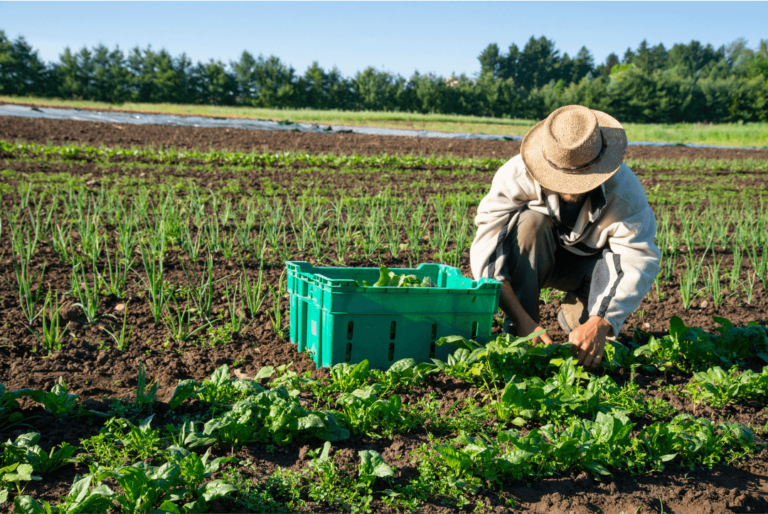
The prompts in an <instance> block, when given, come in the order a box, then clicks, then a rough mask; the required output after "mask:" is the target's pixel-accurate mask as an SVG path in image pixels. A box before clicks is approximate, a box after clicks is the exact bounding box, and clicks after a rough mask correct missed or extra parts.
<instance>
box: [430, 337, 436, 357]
mask: <svg viewBox="0 0 768 514" xmlns="http://www.w3.org/2000/svg"><path fill="white" fill-rule="evenodd" d="M435 346H436V345H435V342H434V341H432V342H431V343H429V358H430V359H433V358H434V357H435Z"/></svg>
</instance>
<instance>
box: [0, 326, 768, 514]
mask: <svg viewBox="0 0 768 514" xmlns="http://www.w3.org/2000/svg"><path fill="white" fill-rule="evenodd" d="M721 321H723V323H724V328H723V330H722V331H721V333H720V334H707V333H704V332H702V331H701V329H697V328H689V327H685V326H684V325H682V323H681V322H680V321H679V320H677V321H675V322H673V328H672V330H671V332H670V334H669V335H667V336H665V337H664V338H663V339H664V341H668V342H669V344H670V345H672V346H675V347H676V348H677V349H678V354H676V355H674V356H673V357H672V358H673V359H674V361H673V362H674V363H677V364H679V365H682V366H689V367H690V369H694V370H706V371H705V372H703V373H699V372H697V373H696V374H695V375H694V376H693V378H692V379H691V380H690V382H689V385H688V386H686V389H687V390H688V391H689V394H690V396H691V397H692V398H693V399H695V400H696V401H705V402H707V403H709V404H710V405H723V404H724V403H727V402H738V401H744V400H746V399H747V398H750V399H758V400H760V401H764V400H765V399H766V397H767V394H768V393H767V392H766V388H765V385H764V384H765V383H766V378H765V377H767V376H768V368H766V369H765V370H764V371H763V372H762V373H761V374H759V375H758V374H754V373H749V372H745V373H739V371H738V370H739V367H740V366H742V365H743V364H744V363H745V362H746V361H745V359H746V360H748V359H749V358H750V357H751V356H753V355H754V354H756V353H765V352H766V351H767V350H768V329H766V327H763V326H758V325H754V326H750V327H745V328H739V327H733V326H730V324H728V323H727V322H725V321H724V320H721ZM529 339H530V338H512V337H510V336H500V337H499V338H497V339H496V340H494V341H492V342H490V343H489V344H488V345H486V346H481V345H478V344H476V343H474V342H473V341H467V340H464V339H462V338H458V337H453V338H443V339H441V340H439V341H438V344H441V345H453V346H456V347H458V349H457V350H456V351H455V352H454V353H453V354H452V355H451V356H450V357H449V359H448V361H447V362H442V361H439V360H434V362H433V363H430V364H419V365H416V364H415V363H414V362H413V361H412V360H411V359H407V360H403V361H398V362H396V363H394V364H393V365H392V367H391V368H390V369H389V370H388V371H386V372H382V371H378V370H371V369H369V368H368V365H367V361H363V362H362V363H360V364H357V365H354V366H351V365H348V364H340V365H337V366H335V367H334V368H332V369H331V372H330V376H329V377H328V378H327V379H314V380H313V379H310V378H309V376H307V375H303V374H302V375H300V374H297V373H295V372H293V371H292V370H291V369H290V368H289V367H288V366H281V367H279V368H277V369H275V368H272V367H268V368H262V369H261V370H260V371H259V372H258V373H257V374H256V375H255V376H254V377H251V378H234V379H233V378H231V376H230V372H229V369H228V367H227V366H226V365H224V366H222V367H220V368H219V369H217V370H216V372H215V373H214V374H213V375H212V376H211V377H210V378H209V379H207V380H205V381H203V382H202V383H197V382H194V381H191V380H187V381H182V382H180V383H179V385H178V386H177V387H176V390H175V391H174V393H173V396H172V397H171V399H170V400H169V402H168V406H169V408H170V409H171V410H172V411H173V410H175V409H177V408H179V406H180V405H181V404H182V403H184V402H186V401H189V400H190V399H195V400H196V401H197V402H200V403H202V404H204V405H207V406H208V407H209V408H208V410H207V411H206V413H205V414H204V416H203V419H200V418H199V417H198V418H195V419H192V420H190V419H189V418H187V417H185V416H182V417H181V418H179V422H178V423H174V424H171V425H167V426H165V427H164V428H161V427H159V426H157V424H154V425H153V418H154V414H150V415H149V416H147V414H148V413H150V412H152V411H153V409H154V406H155V403H156V398H155V394H156V392H157V386H156V385H154V384H153V383H149V382H147V379H146V376H145V370H144V368H143V366H142V367H141V368H140V370H139V374H140V376H139V381H138V385H137V388H136V392H135V395H134V398H133V399H131V400H124V401H117V400H115V401H113V403H112V408H111V410H110V412H108V413H104V412H99V411H88V410H87V409H86V408H84V407H83V406H82V405H81V404H79V402H78V398H77V397H76V396H75V395H73V394H71V393H68V392H67V387H66V384H64V383H63V382H62V381H60V382H59V383H58V384H57V385H56V386H54V388H53V389H52V391H50V392H44V391H39V390H29V389H22V390H18V391H5V389H4V388H2V386H0V409H1V410H0V415H2V418H0V419H2V420H3V423H2V424H1V425H0V430H3V431H7V430H8V429H10V428H12V427H13V426H14V425H20V424H22V423H25V422H27V420H26V419H25V418H24V416H23V413H22V411H20V410H19V407H18V403H17V399H18V398H20V397H25V396H26V397H30V398H31V399H32V400H33V401H35V402H38V403H40V404H41V405H43V406H44V407H45V409H46V410H47V411H48V412H50V413H51V414H52V415H53V416H54V417H56V418H66V419H68V422H69V423H72V422H75V420H76V419H78V418H81V417H89V416H90V417H92V416H95V417H96V419H102V420H103V422H104V424H103V427H102V428H101V430H100V431H99V433H98V434H96V435H94V436H92V437H90V438H88V439H83V440H82V441H81V442H80V445H79V446H78V447H73V446H71V445H68V444H66V443H65V444H63V445H60V446H59V447H57V448H54V449H52V450H51V451H50V452H44V451H43V450H42V449H41V448H40V446H39V444H38V443H39V437H40V436H39V434H36V433H34V432H31V433H25V434H22V435H20V436H17V437H16V438H15V439H13V440H8V441H7V442H6V443H4V444H3V445H2V449H3V453H2V465H3V466H4V468H3V473H4V474H3V475H2V480H3V482H4V484H5V485H6V486H7V487H10V488H13V489H15V491H16V495H15V496H16V497H15V500H14V503H15V512H16V513H24V512H30V513H34V512H45V511H46V509H48V508H49V506H48V505H47V504H46V503H44V502H39V501H38V500H36V499H34V498H32V497H30V496H25V495H23V489H24V484H25V482H28V481H30V480H39V479H40V478H41V477H40V476H39V475H40V474H46V475H47V476H51V475H48V474H49V473H51V472H53V471H56V470H58V469H60V468H61V467H63V466H67V465H70V464H72V463H75V464H78V465H82V466H86V467H87V468H88V473H87V474H86V475H84V476H82V477H80V478H78V479H77V480H76V481H75V483H74V484H73V486H72V490H71V491H70V493H69V495H68V496H67V497H66V498H64V499H63V500H62V501H61V502H60V503H59V504H58V506H57V508H58V512H60V513H64V512H67V513H69V512H71V513H76V512H84V511H87V512H106V511H107V510H109V509H112V508H114V505H115V504H117V505H119V506H120V508H121V509H122V510H124V511H130V512H150V511H152V510H154V509H160V510H165V511H168V512H205V511H207V510H208V509H209V508H210V503H211V502H212V501H214V500H217V499H221V498H229V499H230V501H235V502H243V503H248V504H249V505H250V507H251V508H253V507H254V505H253V502H254V501H257V506H258V507H261V508H262V509H264V508H265V507H270V506H273V505H276V504H277V503H279V502H281V501H282V502H287V503H288V505H289V507H291V508H298V507H300V506H301V505H302V504H303V502H305V501H313V502H319V503H326V504H329V505H334V504H337V503H338V502H341V503H342V504H346V505H349V506H350V507H354V508H356V509H362V510H369V509H370V508H371V502H372V501H373V499H374V498H378V499H380V500H381V501H383V502H384V503H386V504H389V505H391V506H393V507H396V508H399V509H406V510H413V509H418V508H419V506H420V505H422V502H423V501H424V500H425V499H430V500H431V501H434V500H441V501H443V502H445V503H447V504H453V505H457V506H460V507H461V506H464V505H467V504H469V503H470V502H471V498H472V497H473V496H474V495H475V494H477V493H478V491H480V490H486V491H487V490H489V489H491V488H494V487H496V486H499V485H501V484H503V483H505V482H509V481H514V480H526V481H532V480H540V479H542V478H544V477H547V476H552V475H558V474H562V473H564V472H567V471H569V470H578V469H586V470H589V471H590V472H591V473H592V474H593V476H594V477H595V478H596V479H599V477H600V476H601V475H611V474H613V473H615V472H619V471H621V472H629V473H644V472H648V471H654V470H655V471H660V470H663V469H664V467H665V465H666V464H668V463H673V462H680V463H683V464H686V465H688V466H694V467H695V466H700V467H704V468H711V466H712V465H714V464H717V463H731V462H734V461H736V460H739V459H742V458H744V457H746V456H748V455H751V454H753V453H755V452H759V451H760V449H761V447H762V443H759V442H756V440H755V437H754V435H753V431H752V429H750V427H747V426H745V425H742V424H739V423H734V422H721V423H713V422H711V421H709V420H707V419H704V418H695V417H694V416H692V415H690V414H677V413H676V412H675V409H674V408H672V407H671V406H670V405H669V404H668V403H666V402H664V401H662V400H655V399H652V398H649V397H647V396H646V394H645V393H644V392H642V391H641V390H639V389H638V388H637V386H636V385H635V384H634V383H633V382H630V383H627V384H625V385H623V386H621V387H619V386H618V385H617V384H616V383H615V382H613V380H612V379H611V378H610V377H609V376H608V375H603V376H598V375H594V374H592V373H590V372H588V371H586V370H585V369H583V368H581V367H580V366H577V365H576V364H575V362H574V360H573V358H572V357H570V353H569V351H568V345H567V344H565V345H560V344H556V345H551V346H548V347H537V346H531V345H530V343H529ZM649 346H650V349H649V348H647V347H638V348H635V349H631V348H629V349H628V348H626V347H621V346H620V345H615V346H614V347H612V348H613V351H612V352H611V353H610V355H611V359H610V360H609V361H608V362H606V364H605V365H604V366H605V367H606V368H607V369H611V368H616V367H623V366H628V368H632V369H633V368H634V367H636V366H647V367H648V366H658V369H664V368H663V366H664V365H666V364H665V363H664V362H660V361H663V358H662V359H659V358H658V357H659V355H658V351H657V350H656V349H655V348H654V343H653V341H652V342H651V343H650V344H649ZM701 346H705V347H707V350H702V349H701V348H700V347H701ZM767 357H768V356H767ZM715 363H717V364H719V365H722V366H724V367H726V368H727V369H730V371H729V372H728V373H726V372H724V371H722V369H721V367H720V366H715V367H711V366H712V365H713V364H715ZM440 373H442V374H446V375H449V376H453V377H456V378H460V379H462V380H465V381H467V382H470V383H472V384H476V385H478V386H479V387H478V389H477V391H476V393H475V395H474V398H473V399H472V400H471V401H469V402H468V405H467V406H466V407H465V408H459V409H457V410H456V411H455V413H454V415H452V416H450V417H446V416H444V415H440V414H438V409H439V408H440V406H439V405H435V402H434V401H433V400H430V399H429V398H428V397H427V398H424V397H422V398H421V399H420V400H418V401H416V402H410V403H406V402H403V400H402V395H403V394H406V393H411V392H413V391H417V390H418V389H419V388H420V387H422V386H424V385H425V384H426V383H427V382H429V381H430V380H432V378H431V377H433V376H435V375H436V374H440ZM734 381H736V382H738V384H739V385H738V386H734ZM734 387H737V390H736V392H734ZM738 388H741V390H742V391H744V394H739V392H738ZM702 390H704V391H705V393H701V391H702ZM747 390H748V393H747V392H746V391H747ZM702 394H704V396H702ZM473 402H479V403H480V407H479V408H478V407H475V406H472V403H473ZM648 416H650V417H651V418H652V419H655V420H656V421H655V422H654V423H652V424H649V425H648V424H646V425H645V426H644V427H642V428H640V429H639V430H637V429H636V428H635V423H634V422H633V421H632V419H633V418H634V419H642V418H646V419H647V418H648ZM136 419H138V420H139V421H138V422H137V421H133V420H136ZM532 423H534V425H531V424H532ZM515 426H519V427H524V428H526V429H527V430H526V432H525V433H523V432H521V431H520V430H519V429H518V428H515ZM536 427H538V428H536ZM758 428H760V427H758ZM424 429H426V430H427V432H428V434H429V435H430V443H429V444H424V445H421V446H420V447H418V448H416V449H415V450H414V453H413V455H411V456H410V458H411V459H412V460H414V461H416V462H418V466H417V468H418V476H416V477H414V478H411V479H410V480H408V481H406V482H405V483H403V482H402V481H400V482H397V483H395V482H393V481H392V479H393V477H395V475H396V474H397V472H398V469H397V467H393V466H392V465H391V464H387V463H386V462H385V461H384V459H383V458H382V456H381V455H380V454H379V453H377V452H375V451H372V450H363V451H361V452H359V457H358V462H359V463H358V465H357V469H355V470H353V472H352V473H350V472H349V470H340V469H338V467H337V466H336V463H335V461H334V459H333V458H332V455H331V454H330V449H331V445H332V443H334V442H338V441H341V440H345V439H348V438H350V437H356V436H363V435H364V436H367V437H372V438H382V437H383V438H392V437H393V436H394V435H395V434H403V433H410V432H414V431H416V432H418V431H420V430H424ZM452 434H453V435H452ZM432 438H434V439H432ZM294 440H302V441H313V440H315V441H317V440H320V441H326V445H325V447H324V448H323V449H322V450H317V451H316V452H312V453H311V454H310V456H311V457H312V459H311V460H310V463H309V465H308V467H307V468H306V469H304V470H303V471H300V472H296V471H288V470H285V469H278V470H277V471H276V472H274V473H273V474H272V475H269V476H267V477H262V481H261V483H260V484H258V485H256V486H254V485H253V484H251V485H248V484H247V483H244V482H243V481H242V480H240V479H239V478H238V474H237V471H236V469H235V467H234V462H235V461H236V460H237V459H235V458H232V457H230V458H216V459H213V460H210V458H209V455H210V453H211V450H212V449H213V450H215V449H216V448H222V449H227V448H230V449H233V450H234V449H238V448H241V447H243V446H245V445H249V444H262V445H278V446H279V445H286V444H289V443H291V442H292V441H294ZM203 449H206V450H205V454H204V455H202V456H200V455H199V454H198V453H196V452H198V451H202V450H203ZM403 457H404V458H405V457H406V456H403ZM224 464H227V466H226V468H227V469H226V471H225V470H222V469H221V466H222V465H224ZM230 464H232V465H230ZM214 475H216V476H217V477H218V478H215V479H213V480H211V478H213V477H214ZM107 480H108V482H105V481H107ZM108 483H116V484H117V485H118V486H119V487H120V490H119V492H118V491H115V490H113V489H112V488H110V487H109V485H108ZM0 494H3V495H4V497H0V499H1V500H3V501H5V499H6V497H7V494H8V493H7V490H5V491H4V492H0ZM257 510H258V509H257Z"/></svg>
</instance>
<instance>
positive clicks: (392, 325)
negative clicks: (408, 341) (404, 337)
mask: <svg viewBox="0 0 768 514" xmlns="http://www.w3.org/2000/svg"><path fill="white" fill-rule="evenodd" d="M395 334H397V322H395V321H393V322H392V323H390V324H389V338H390V339H394V338H395ZM390 360H391V359H390Z"/></svg>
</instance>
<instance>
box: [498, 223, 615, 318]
mask: <svg viewBox="0 0 768 514" xmlns="http://www.w3.org/2000/svg"><path fill="white" fill-rule="evenodd" d="M507 237H509V238H510V240H509V241H507V244H510V245H511V246H510V251H509V253H508V257H507V273H508V275H509V277H510V285H511V286H512V290H513V291H514V292H515V295H516V296H517V299H518V300H519V301H520V304H521V305H522V307H523V309H524V310H525V312H526V313H528V315H529V316H530V317H531V318H532V319H533V320H534V321H536V322H537V323H538V321H539V292H540V291H541V289H543V288H545V287H552V288H555V289H557V290H559V291H563V292H565V293H566V297H565V298H564V299H563V301H562V302H561V305H562V309H563V314H564V315H565V318H566V320H567V322H568V325H569V327H570V328H571V329H573V328H576V327H577V326H578V325H580V324H582V323H584V322H585V321H586V320H587V319H588V318H589V308H590V307H591V305H590V301H589V300H590V285H591V282H592V275H593V273H594V271H595V268H596V267H598V266H599V265H600V264H602V265H603V266H605V260H604V259H603V255H602V252H600V253H597V254H596V255H591V256H580V255H576V254H574V253H572V252H569V251H568V250H566V249H565V248H563V247H562V246H561V245H560V243H559V241H558V234H557V231H556V229H555V224H554V222H553V221H552V219H551V218H550V217H549V216H548V215H546V214H541V213H539V212H535V211H531V210H525V211H523V212H521V213H520V216H519V217H518V221H517V226H516V227H515V228H514V230H513V231H512V232H511V233H510V234H509V235H508V236H507ZM504 328H505V331H507V330H508V329H509V328H510V325H509V320H508V319H507V321H505V323H504Z"/></svg>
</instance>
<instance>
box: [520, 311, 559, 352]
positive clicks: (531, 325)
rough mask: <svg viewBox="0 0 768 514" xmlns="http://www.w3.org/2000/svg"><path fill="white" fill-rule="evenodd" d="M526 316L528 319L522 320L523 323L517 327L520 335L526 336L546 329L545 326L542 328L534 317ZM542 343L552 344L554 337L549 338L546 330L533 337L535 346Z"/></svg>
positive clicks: (532, 341) (532, 342)
mask: <svg viewBox="0 0 768 514" xmlns="http://www.w3.org/2000/svg"><path fill="white" fill-rule="evenodd" d="M525 317H526V318H528V319H526V320H520V321H521V322H522V323H521V324H520V325H519V326H517V327H516V328H517V329H518V330H517V335H518V336H520V337H525V336H528V335H531V334H533V333H534V332H538V331H539V330H544V329H543V328H541V326H540V325H537V324H536V322H535V321H533V319H531V317H530V316H525ZM540 343H544V344H552V339H550V338H549V336H548V335H547V333H546V332H544V333H543V334H541V335H540V336H539V337H534V338H533V339H531V344H532V345H534V346H536V345H538V344H540Z"/></svg>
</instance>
